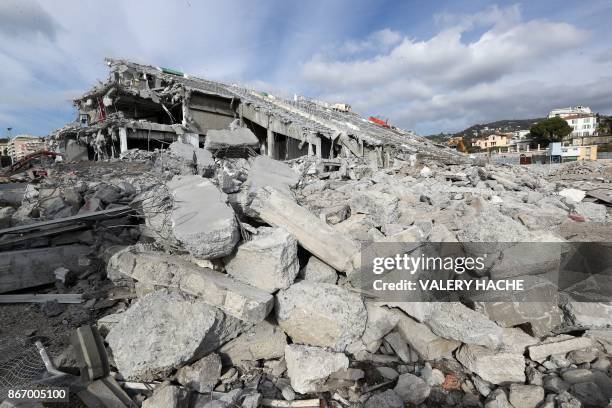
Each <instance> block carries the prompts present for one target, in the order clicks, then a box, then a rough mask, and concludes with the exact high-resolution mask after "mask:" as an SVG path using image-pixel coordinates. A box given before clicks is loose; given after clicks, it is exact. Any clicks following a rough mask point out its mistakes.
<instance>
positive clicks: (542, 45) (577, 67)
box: [0, 0, 612, 135]
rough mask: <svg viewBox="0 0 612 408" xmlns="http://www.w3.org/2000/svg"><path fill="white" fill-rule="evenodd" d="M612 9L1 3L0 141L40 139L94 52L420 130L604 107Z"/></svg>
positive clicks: (56, 120)
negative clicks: (338, 105) (9, 135)
mask: <svg viewBox="0 0 612 408" xmlns="http://www.w3.org/2000/svg"><path fill="white" fill-rule="evenodd" d="M611 22H612V2H610V1H609V0H601V1H599V0H593V1H582V2H578V1H561V0H559V1H556V0H541V1H540V0H539V1H530V2H523V3H515V2H498V3H493V2H489V1H481V0H469V1H457V0H455V1H426V0H413V1H382V0H380V1H379V0H369V1H365V0H364V1H362V0H320V1H315V0H312V1H300V2H298V1H286V0H278V1H274V0H269V1H263V0H262V1H259V0H250V1H246V0H245V1H216V0H211V1H198V0H176V1H169V0H149V1H144V0H143V1H121V0H116V1H113V0H109V1H106V0H103V1H99V0H97V1H89V0H82V1H77V0H74V1H68V0H47V1H45V0H38V1H36V0H1V1H0V67H1V68H2V75H0V135H4V134H5V129H6V127H9V126H10V127H13V128H14V130H13V134H15V133H31V134H37V135H44V134H47V133H48V132H49V131H50V130H52V129H55V128H58V127H61V126H62V125H63V124H64V123H66V122H68V121H71V120H73V119H74V116H75V114H74V110H73V108H72V105H71V99H72V98H73V97H75V96H77V95H79V94H80V93H82V92H83V91H85V90H86V89H87V88H89V87H90V86H91V85H93V84H95V83H96V82H97V81H99V80H104V79H105V77H106V75H107V70H106V66H105V64H104V57H105V56H112V57H119V58H121V57H123V58H129V59H132V60H135V61H138V62H143V63H149V64H152V65H156V66H166V67H174V68H178V69H181V70H183V71H184V72H187V73H190V74H193V75H197V76H201V77H204V78H210V79H218V80H223V81H228V82H236V83H243V84H247V85H250V86H253V87H256V88H258V89H261V90H266V91H268V92H271V93H278V94H283V95H286V96H289V95H292V94H293V93H294V92H295V93H298V94H302V95H307V96H310V97H314V98H319V99H323V100H327V101H330V102H347V103H349V104H351V105H352V106H353V108H354V109H355V110H357V111H358V112H360V113H362V114H364V115H370V114H377V115H381V116H383V117H388V118H389V120H390V121H391V122H393V123H395V124H397V125H399V126H402V127H404V128H408V129H413V130H415V131H417V132H419V133H421V134H430V133H437V132H440V131H456V130H461V129H463V128H465V127H467V126H470V125H472V124H474V123H482V122H487V121H492V120H498V119H512V118H529V117H541V116H543V115H545V114H546V113H547V112H548V111H549V110H550V109H551V108H554V107H563V106H570V105H577V104H582V105H588V106H591V107H592V108H593V109H595V110H597V111H599V112H602V113H612V41H611V39H612V24H611Z"/></svg>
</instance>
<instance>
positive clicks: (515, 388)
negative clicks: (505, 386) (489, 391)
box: [510, 384, 544, 408]
mask: <svg viewBox="0 0 612 408" xmlns="http://www.w3.org/2000/svg"><path fill="white" fill-rule="evenodd" d="M543 400H544V388H542V387H540V386H539V385H525V384H511V385H510V404H512V406H513V407H514V408H536V407H537V406H538V405H539V404H540V402H542V401H543Z"/></svg>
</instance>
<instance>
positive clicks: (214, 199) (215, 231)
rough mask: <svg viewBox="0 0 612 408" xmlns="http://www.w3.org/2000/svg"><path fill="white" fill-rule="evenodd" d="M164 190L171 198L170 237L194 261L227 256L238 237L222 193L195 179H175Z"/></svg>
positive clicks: (230, 209)
mask: <svg viewBox="0 0 612 408" xmlns="http://www.w3.org/2000/svg"><path fill="white" fill-rule="evenodd" d="M168 188H169V190H170V193H171V194H172V198H173V199H174V207H173V209H172V212H171V216H170V220H171V222H172V232H173V234H174V237H175V238H176V239H177V240H178V241H179V242H180V243H181V244H182V245H183V246H184V247H185V249H187V250H188V251H189V252H190V253H191V254H192V255H194V256H195V257H197V258H202V259H214V258H221V257H223V256H227V255H229V254H230V253H231V252H232V250H233V249H234V247H235V246H236V243H237V242H238V239H239V238H240V234H239V233H238V222H237V221H236V217H235V215H234V211H233V210H232V208H231V207H229V206H228V205H227V204H226V197H225V194H223V193H222V192H221V191H219V190H218V189H217V187H216V186H215V185H214V184H213V183H212V182H210V181H209V180H207V179H203V178H202V177H199V176H178V177H175V178H174V179H172V181H171V182H170V183H168ZM204 210H205V211H204Z"/></svg>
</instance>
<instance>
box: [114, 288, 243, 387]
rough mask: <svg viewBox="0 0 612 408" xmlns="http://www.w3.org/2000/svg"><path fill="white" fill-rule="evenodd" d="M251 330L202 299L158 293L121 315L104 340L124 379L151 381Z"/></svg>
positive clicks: (150, 295) (142, 300)
mask: <svg viewBox="0 0 612 408" xmlns="http://www.w3.org/2000/svg"><path fill="white" fill-rule="evenodd" d="M247 327H248V324H245V323H244V322H242V321H240V320H238V319H236V318H234V317H231V316H228V315H225V314H224V313H223V312H222V311H221V310H219V309H216V308H214V307H212V306H209V305H208V304H206V303H204V302H203V301H201V300H192V299H188V298H186V297H184V296H182V295H181V294H178V293H169V292H167V291H165V290H160V291H156V292H154V293H151V294H149V295H147V296H145V297H144V298H142V299H140V300H139V301H138V302H137V303H136V304H134V305H132V306H131V307H130V308H129V309H128V310H127V311H125V312H124V313H122V315H121V320H119V321H118V322H117V323H116V324H113V325H112V326H111V328H110V332H109V333H108V336H106V341H107V342H108V344H109V347H110V350H111V352H112V356H113V359H114V361H115V363H116V364H117V368H118V369H119V372H120V373H121V374H122V375H123V377H124V378H126V379H127V380H132V381H152V380H155V379H160V378H164V377H166V376H168V375H169V374H170V373H171V372H172V371H173V370H174V369H175V368H176V367H179V366H181V365H184V364H188V363H191V362H193V361H196V360H198V359H200V358H202V357H204V356H206V355H208V354H209V353H210V352H212V351H213V350H216V349H217V348H218V347H219V346H221V345H222V344H224V343H226V342H227V341H229V340H231V339H232V338H234V337H236V336H237V335H238V334H239V333H240V332H242V331H243V330H244V329H245V328H247Z"/></svg>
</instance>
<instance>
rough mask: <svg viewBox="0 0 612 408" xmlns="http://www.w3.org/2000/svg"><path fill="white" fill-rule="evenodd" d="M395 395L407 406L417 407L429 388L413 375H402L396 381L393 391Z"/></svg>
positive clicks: (423, 399)
mask: <svg viewBox="0 0 612 408" xmlns="http://www.w3.org/2000/svg"><path fill="white" fill-rule="evenodd" d="M393 391H395V393H396V394H397V395H399V397H400V398H401V399H402V400H403V401H404V402H405V403H407V404H414V405H419V404H421V403H423V402H424V401H425V400H426V399H427V397H429V393H430V392H431V388H430V387H429V385H427V383H426V382H425V381H424V380H423V379H422V378H419V377H417V376H416V375H414V374H410V373H406V374H402V375H400V376H399V377H398V379H397V384H396V386H395V388H394V389H393Z"/></svg>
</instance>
